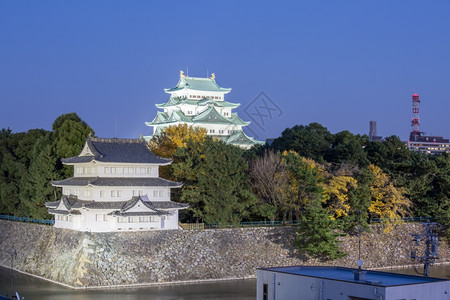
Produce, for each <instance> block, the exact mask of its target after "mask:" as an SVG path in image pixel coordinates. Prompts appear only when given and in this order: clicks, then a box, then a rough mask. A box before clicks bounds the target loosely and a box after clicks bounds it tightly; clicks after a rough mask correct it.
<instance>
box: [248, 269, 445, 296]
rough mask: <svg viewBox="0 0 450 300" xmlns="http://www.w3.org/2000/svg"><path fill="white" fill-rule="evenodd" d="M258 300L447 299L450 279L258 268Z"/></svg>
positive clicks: (351, 271) (346, 271)
mask: <svg viewBox="0 0 450 300" xmlns="http://www.w3.org/2000/svg"><path fill="white" fill-rule="evenodd" d="M256 277H257V279H256V280H257V285H256V288H257V293H256V299H258V300H275V299H276V300H291V299H302V300H341V299H342V300H344V299H345V300H400V299H407V300H445V299H447V300H449V299H450V280H446V279H439V278H430V277H421V276H412V275H402V274H395V273H388V272H379V271H362V270H358V269H352V268H342V267H308V266H304V267H303V266H293V267H279V268H267V269H258V270H257V271H256Z"/></svg>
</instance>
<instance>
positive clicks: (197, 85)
mask: <svg viewBox="0 0 450 300" xmlns="http://www.w3.org/2000/svg"><path fill="white" fill-rule="evenodd" d="M182 89H189V90H196V91H205V92H222V93H225V94H226V93H229V92H230V91H231V89H227V88H223V87H220V86H219V85H218V84H217V83H216V80H215V79H214V76H211V77H210V78H203V77H189V76H185V75H184V74H183V73H181V74H180V80H179V81H178V83H177V85H176V86H175V87H174V88H170V89H164V90H165V91H166V93H171V92H176V91H179V90H182Z"/></svg>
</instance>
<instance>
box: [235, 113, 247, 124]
mask: <svg viewBox="0 0 450 300" xmlns="http://www.w3.org/2000/svg"><path fill="white" fill-rule="evenodd" d="M231 121H232V122H233V124H236V125H242V126H247V125H248V124H250V122H245V121H243V120H242V119H241V118H240V117H239V116H238V114H237V113H232V114H231Z"/></svg>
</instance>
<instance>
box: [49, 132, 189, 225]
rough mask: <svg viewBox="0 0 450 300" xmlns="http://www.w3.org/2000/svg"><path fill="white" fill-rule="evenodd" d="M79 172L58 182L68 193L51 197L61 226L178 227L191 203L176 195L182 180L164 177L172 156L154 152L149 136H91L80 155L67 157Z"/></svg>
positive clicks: (50, 206) (69, 163)
mask: <svg viewBox="0 0 450 300" xmlns="http://www.w3.org/2000/svg"><path fill="white" fill-rule="evenodd" d="M62 162H63V163H64V164H65V165H72V166H73V167H74V176H73V177H71V178H68V179H64V180H60V181H53V182H52V185H53V186H55V187H61V188H62V197H61V199H60V200H58V201H55V202H47V203H46V204H45V205H46V206H47V209H48V212H49V213H50V214H53V215H54V216H55V227H57V228H66V229H72V230H78V231H88V232H113V231H136V230H165V229H178V211H179V210H181V209H186V208H187V207H188V204H185V203H176V202H173V201H171V200H170V190H171V189H172V188H179V187H181V183H178V182H173V181H169V180H165V179H163V178H160V177H159V166H163V165H168V164H170V163H171V160H170V159H165V158H161V157H158V156H156V155H154V154H153V153H152V152H151V151H150V149H149V148H148V146H147V144H146V143H145V141H143V140H138V139H99V138H88V139H87V141H86V144H85V146H84V148H83V150H82V151H81V153H80V154H79V155H78V156H74V157H71V158H66V159H62Z"/></svg>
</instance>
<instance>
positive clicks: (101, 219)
mask: <svg viewBox="0 0 450 300" xmlns="http://www.w3.org/2000/svg"><path fill="white" fill-rule="evenodd" d="M95 221H97V222H105V221H106V215H105V214H96V215H95Z"/></svg>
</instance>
